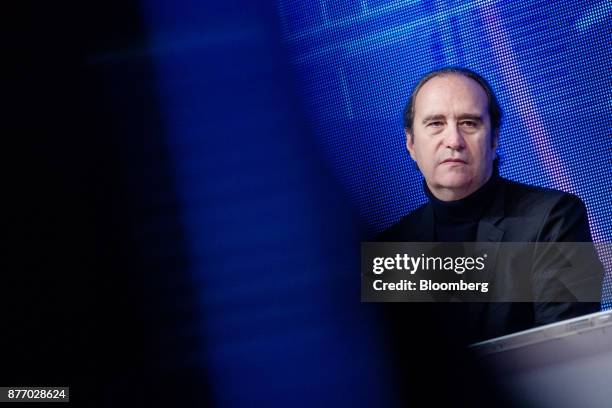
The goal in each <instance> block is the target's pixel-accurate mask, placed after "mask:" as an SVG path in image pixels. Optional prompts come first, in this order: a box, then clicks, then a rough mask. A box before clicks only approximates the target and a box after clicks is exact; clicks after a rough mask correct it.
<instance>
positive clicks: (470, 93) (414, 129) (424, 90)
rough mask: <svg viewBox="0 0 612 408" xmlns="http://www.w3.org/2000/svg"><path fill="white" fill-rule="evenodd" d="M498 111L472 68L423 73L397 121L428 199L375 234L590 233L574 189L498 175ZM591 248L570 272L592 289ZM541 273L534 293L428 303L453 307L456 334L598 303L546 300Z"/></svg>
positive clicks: (595, 276)
mask: <svg viewBox="0 0 612 408" xmlns="http://www.w3.org/2000/svg"><path fill="white" fill-rule="evenodd" d="M501 119H502V111H501V109H500V106H499V103H498V102H497V99H496V97H495V94H494V93H493V91H492V89H491V87H490V86H489V84H488V83H487V82H486V81H485V80H484V79H483V78H482V77H481V76H479V75H478V74H476V73H474V72H472V71H470V70H467V69H461V68H446V69H441V70H436V71H433V72H431V73H429V74H427V75H425V76H424V77H423V78H422V79H421V80H420V81H419V83H418V84H417V86H416V87H415V89H414V91H413V92H412V95H411V97H410V99H409V101H408V104H407V106H406V109H405V112H404V128H405V134H406V146H407V148H408V151H409V153H410V157H411V158H412V159H413V160H414V161H415V162H416V164H417V166H418V168H419V170H420V171H421V173H422V174H423V176H424V179H425V183H424V188H425V192H426V194H427V196H428V198H429V201H428V203H426V204H425V205H423V206H421V207H420V208H418V209H417V210H415V211H414V212H412V213H411V214H408V215H407V216H405V217H404V218H402V219H401V220H400V221H399V222H398V223H397V224H395V225H394V226H392V227H391V228H389V229H388V230H386V231H385V232H384V233H383V234H381V235H380V236H379V238H378V241H383V242H400V241H405V242H473V241H476V242H590V241H591V235H590V232H589V227H588V222H587V215H586V210H585V207H584V205H583V204H582V202H581V201H580V199H579V198H577V197H576V196H574V195H571V194H567V193H563V192H560V191H555V190H550V189H544V188H539V187H533V186H527V185H524V184H520V183H516V182H513V181H510V180H506V179H503V178H501V177H500V176H499V175H498V172H497V165H498V159H497V155H496V149H497V146H498V141H499V133H500V126H501ZM593 256H594V257H595V261H594V263H593V265H595V267H593V268H590V269H588V270H586V271H585V276H583V277H581V278H580V279H582V278H584V282H585V284H586V285H590V286H591V287H592V288H593V287H597V289H595V290H599V291H600V290H601V279H602V275H603V271H602V268H601V264H600V263H599V261H598V260H596V255H595V253H594V252H593ZM498 261H499V262H498V268H497V269H496V271H495V273H496V274H499V276H497V278H499V279H500V281H503V282H505V283H507V284H508V285H509V286H511V285H512V284H513V282H514V280H515V279H516V277H517V271H512V269H511V265H510V262H508V260H507V259H500V260H498ZM519 273H520V272H519ZM581 273H582V271H581ZM543 276H544V274H542V275H537V276H535V278H534V282H533V287H532V288H531V290H532V291H533V298H534V299H535V302H534V303H488V304H487V303H473V304H463V305H462V306H461V307H459V306H457V305H456V304H447V305H440V306H437V309H436V310H438V311H439V312H440V313H442V314H448V315H452V316H453V317H452V318H449V319H448V320H449V321H451V324H453V323H455V324H458V325H459V326H460V327H461V330H463V331H464V332H465V333H464V335H463V338H464V340H465V341H466V342H473V341H478V340H484V339H487V338H492V337H497V336H501V335H504V334H508V333H512V332H515V331H520V330H525V329H528V328H531V327H534V326H537V325H541V324H547V323H552V322H555V321H558V320H562V319H566V318H571V317H575V316H578V315H581V314H586V313H591V312H595V311H598V310H599V304H598V303H579V302H554V301H551V298H550V296H549V295H550V294H549V292H550V290H549V289H550V287H547V286H549V285H553V284H555V282H556V281H555V280H554V279H548V278H544V277H543ZM508 282H509V283H508ZM557 283H558V282H557ZM599 296H600V292H599ZM434 308H435V307H434ZM427 310H429V309H427ZM457 322H460V323H457Z"/></svg>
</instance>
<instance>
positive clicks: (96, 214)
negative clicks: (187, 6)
mask: <svg viewBox="0 0 612 408" xmlns="http://www.w3.org/2000/svg"><path fill="white" fill-rule="evenodd" d="M6 16H7V18H8V19H9V20H11V21H10V25H9V32H8V35H7V38H8V40H9V41H8V43H9V58H8V61H9V67H10V74H9V76H8V77H7V78H8V81H7V82H8V84H7V85H8V87H7V89H8V93H6V94H5V95H7V96H8V97H7V98H5V101H7V102H8V107H9V110H8V112H5V118H6V122H5V124H6V125H7V130H6V133H5V137H4V140H5V141H7V142H8V145H7V146H6V148H5V149H4V156H5V159H4V160H2V164H3V171H2V174H3V176H4V183H3V186H4V187H5V189H4V197H5V199H7V201H8V202H9V204H10V210H9V211H7V212H5V217H4V218H5V221H6V222H7V225H8V228H7V229H5V231H6V232H7V236H8V241H9V242H10V245H9V249H8V251H7V258H6V260H7V261H8V262H7V265H8V266H7V267H5V268H3V277H2V285H1V287H2V295H1V302H2V306H1V309H2V315H1V318H0V319H1V321H2V322H3V326H2V327H3V334H2V350H3V351H4V354H5V356H4V357H3V359H2V372H1V376H0V384H1V385H7V386H8V385H18V386H19V385H22V386H53V385H56V386H70V387H71V404H72V405H74V406H79V407H81V406H83V407H84V406H112V407H117V406H132V407H133V406H159V405H164V406H187V405H200V406H204V405H206V404H207V402H208V399H207V398H208V391H207V388H206V379H205V378H204V377H205V375H204V372H203V370H201V369H200V367H199V363H198V360H197V358H194V356H197V355H198V354H197V353H198V351H199V349H198V348H199V347H201V339H200V338H199V337H198V335H197V325H198V324H199V323H200V319H199V316H198V313H197V308H196V306H195V302H194V301H193V293H192V291H191V289H190V282H189V280H188V276H187V275H186V269H187V266H188V263H187V257H186V254H185V249H184V238H183V232H182V227H181V224H180V222H179V219H178V216H177V208H176V197H175V192H174V181H173V177H172V174H171V171H170V168H171V164H170V162H169V158H168V156H167V153H166V151H165V149H164V129H163V126H162V125H161V123H160V122H159V113H158V111H157V109H158V108H157V101H156V98H155V95H154V94H153V88H154V86H153V74H152V70H151V67H150V63H149V61H148V59H147V56H146V55H137V56H136V57H133V58H129V59H122V60H120V61H114V60H112V58H111V59H109V60H106V61H102V62H100V61H97V60H96V58H97V56H99V55H102V54H104V55H113V54H115V53H121V52H124V51H125V50H126V49H130V48H142V47H144V46H145V45H146V43H147V36H146V32H145V31H144V29H143V25H142V23H141V21H140V10H139V4H138V3H137V2H127V3H126V2H116V3H113V2H111V3H107V2H97V3H93V4H92V3H88V4H84V3H82V2H67V3H49V2H35V3H34V2H32V4H26V3H24V2H21V3H19V5H17V6H16V5H13V6H12V7H11V9H10V10H9V11H8V12H7V13H6ZM6 187H8V188H6Z"/></svg>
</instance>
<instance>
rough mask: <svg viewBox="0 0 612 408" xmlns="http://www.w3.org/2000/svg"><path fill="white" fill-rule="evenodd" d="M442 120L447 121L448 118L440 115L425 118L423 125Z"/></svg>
mask: <svg viewBox="0 0 612 408" xmlns="http://www.w3.org/2000/svg"><path fill="white" fill-rule="evenodd" d="M440 119H446V116H444V115H440V114H438V115H429V116H425V117H424V118H423V123H427V122H430V121H432V120H440Z"/></svg>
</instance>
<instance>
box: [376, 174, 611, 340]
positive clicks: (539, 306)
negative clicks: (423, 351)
mask: <svg viewBox="0 0 612 408" xmlns="http://www.w3.org/2000/svg"><path fill="white" fill-rule="evenodd" d="M497 191H498V192H497V194H496V196H495V198H494V200H493V202H492V204H491V205H490V206H489V208H487V209H486V210H485V212H484V215H483V217H482V218H481V220H480V221H479V223H478V228H477V237H476V241H477V242H489V243H493V242H496V243H499V242H591V234H590V232H589V226H588V221H587V214H586V209H585V207H584V204H583V203H582V201H581V200H580V199H579V198H578V197H576V196H574V195H572V194H568V193H564V192H560V191H556V190H551V189H545V188H540V187H533V186H528V185H525V184H521V183H517V182H514V181H510V180H507V179H503V178H500V181H499V188H498V190H497ZM433 238H434V214H433V209H432V206H431V204H429V203H427V204H424V205H423V206H421V207H419V208H418V209H416V210H415V211H413V212H412V213H410V214H408V215H407V216H405V217H404V218H402V219H401V220H400V221H399V222H398V223H397V224H395V225H393V226H392V227H391V228H389V229H387V230H386V231H384V232H383V233H382V234H381V235H380V236H379V237H378V238H377V241H380V242H401V241H404V242H432V241H434V239H433ZM592 253H593V258H594V259H593V260H592V262H591V266H590V267H589V268H585V270H584V271H581V274H583V275H584V276H582V278H584V283H585V285H587V286H590V287H591V288H592V287H596V288H597V289H596V290H597V291H598V297H599V298H601V282H602V278H603V267H602V266H601V263H600V262H599V260H598V259H597V256H596V253H595V251H594V250H593V252H592ZM495 257H496V253H495V251H493V253H492V254H489V259H490V261H489V262H492V263H493V264H495ZM500 261H501V262H497V267H496V268H495V274H496V275H499V276H496V278H499V279H501V281H503V282H505V284H511V283H512V280H513V279H515V278H516V276H517V272H516V271H513V270H512V265H511V264H512V263H511V262H509V261H508V260H507V259H500ZM555 282H556V281H555V280H554V279H552V278H551V277H550V276H546V274H542V275H540V276H536V277H535V282H534V283H533V287H532V288H531V289H532V291H533V299H534V302H533V303H508V302H506V303H466V304H462V305H458V304H456V303H447V304H437V305H435V306H431V307H422V306H421V309H426V310H428V311H431V310H435V312H436V313H433V314H434V315H435V316H436V317H435V318H438V319H440V318H441V319H442V321H443V322H446V323H445V324H449V325H450V327H451V328H452V330H454V331H457V330H458V331H460V332H461V333H456V334H457V335H460V337H461V339H462V340H464V341H465V342H474V341H479V340H484V339H488V338H493V337H497V336H501V335H505V334H509V333H512V332H516V331H520V330H525V329H528V328H531V327H534V326H537V325H542V324H548V323H552V322H555V321H558V320H563V319H567V318H571V317H576V316H579V315H582V314H587V313H592V312H596V311H599V310H600V304H599V303H595V302H590V303H584V302H583V303H580V302H551V301H550V293H551V292H550V289H551V286H552V285H555V284H556V283H555ZM591 292H592V289H591ZM396 317H397V316H396Z"/></svg>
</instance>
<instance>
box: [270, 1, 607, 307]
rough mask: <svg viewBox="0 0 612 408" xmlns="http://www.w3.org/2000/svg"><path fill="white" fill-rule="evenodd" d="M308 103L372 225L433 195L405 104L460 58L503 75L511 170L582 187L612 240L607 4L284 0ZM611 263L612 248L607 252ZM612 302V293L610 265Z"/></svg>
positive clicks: (599, 236)
mask: <svg viewBox="0 0 612 408" xmlns="http://www.w3.org/2000/svg"><path fill="white" fill-rule="evenodd" d="M278 9H279V14H280V16H281V21H282V24H283V30H284V31H283V39H284V44H285V46H286V47H287V50H288V52H289V54H290V57H291V62H292V67H293V69H294V70H295V73H296V77H297V78H298V81H299V88H300V90H301V94H302V98H303V104H304V109H305V111H306V112H307V115H308V117H309V120H310V124H311V126H312V128H313V130H314V131H313V133H314V135H315V136H316V137H317V141H318V143H319V144H320V145H321V146H322V149H323V150H324V152H325V154H326V157H327V159H328V160H329V162H330V163H331V166H332V168H333V170H334V172H335V175H336V177H337V179H339V180H340V181H341V183H342V186H343V188H344V189H345V191H346V192H347V195H348V196H349V197H350V199H351V201H352V203H353V205H354V206H355V207H356V208H357V211H358V212H359V215H360V217H361V219H362V220H363V222H364V223H365V224H366V225H367V227H368V229H369V231H371V233H372V234H373V233H375V232H378V231H381V230H383V229H384V228H386V227H388V226H390V225H392V224H393V223H394V222H396V221H397V220H398V219H399V218H400V217H401V216H403V215H405V214H407V213H408V212H410V211H411V210H413V209H415V208H416V207H418V206H419V205H421V204H422V203H423V202H424V201H425V195H424V192H423V190H422V178H421V176H420V173H419V172H418V170H417V168H416V166H415V165H414V164H413V163H412V161H411V160H410V157H409V156H408V153H407V151H406V148H405V140H404V135H403V131H402V123H401V112H402V109H403V106H404V104H405V103H406V100H407V98H408V96H409V93H410V90H411V89H412V87H413V86H414V84H415V83H416V81H417V80H418V79H419V78H420V77H421V76H422V75H423V74H425V73H426V72H428V71H430V70H432V69H435V68H439V67H443V66H448V65H457V66H464V67H467V68H471V69H473V70H475V71H477V72H479V73H480V74H481V75H483V76H484V77H485V78H487V79H488V80H489V82H490V83H491V84H492V86H493V88H494V90H495V91H496V93H497V95H498V98H499V100H500V103H501V105H502V108H503V109H504V113H505V118H504V123H503V126H502V130H501V136H500V147H499V149H498V152H499V155H500V156H501V158H502V162H501V167H500V173H501V175H502V176H504V177H507V178H510V179H513V180H517V181H520V182H524V183H527V184H532V185H538V186H543V187H550V188H555V189H559V190H563V191H567V192H571V193H574V194H576V195H578V196H579V197H581V198H582V200H583V201H584V202H585V204H586V206H587V209H588V215H589V222H590V227H591V232H592V235H593V240H594V241H595V242H610V241H611V240H612V223H611V217H610V197H611V194H610V192H611V189H610V187H611V186H610V174H611V173H610V122H609V117H610V105H611V103H612V102H611V101H612V98H611V94H610V43H611V38H610V33H611V32H612V30H611V28H612V27H611V24H610V14H611V12H612V3H610V2H606V1H578V2H575V1H571V2H570V1H566V2H549V1H532V2H505V1H371V0H362V1H340V2H337V1H308V2H303V1H297V0H295V1H294V0H281V1H280V3H279V5H278ZM601 257H602V259H603V261H604V263H606V266H607V270H608V271H609V270H610V265H612V256H611V254H608V253H602V254H601ZM604 293H605V295H604V296H605V298H607V299H610V298H611V297H612V285H610V280H609V274H608V278H607V279H606V281H605V283H604Z"/></svg>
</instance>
